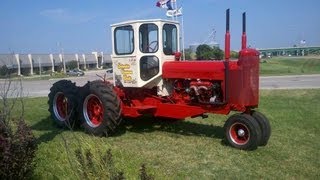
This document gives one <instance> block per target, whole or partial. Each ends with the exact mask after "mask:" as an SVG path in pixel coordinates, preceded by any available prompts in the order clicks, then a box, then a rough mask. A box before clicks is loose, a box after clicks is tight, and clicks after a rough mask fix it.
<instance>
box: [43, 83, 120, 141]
mask: <svg viewBox="0 0 320 180" xmlns="http://www.w3.org/2000/svg"><path fill="white" fill-rule="evenodd" d="M48 97H49V101H48V103H49V112H50V114H51V117H52V119H53V120H54V121H55V122H56V124H57V125H58V126H60V127H67V128H70V129H72V128H73V127H74V125H75V124H80V126H81V127H83V128H84V129H85V131H86V132H87V133H89V134H94V135H97V136H102V135H110V134H112V133H113V132H115V129H116V128H117V127H118V125H119V124H120V123H121V120H122V119H121V106H120V105H121V104H120V100H119V99H118V97H117V95H116V93H115V92H114V91H113V87H112V86H111V85H110V84H106V83H104V82H102V81H93V82H88V83H87V84H86V85H85V86H84V87H81V88H79V87H76V86H75V84H74V83H72V82H71V81H68V80H61V81H58V82H56V83H54V84H53V86H52V88H51V89H50V93H49V95H48Z"/></svg>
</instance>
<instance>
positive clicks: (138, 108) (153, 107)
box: [133, 105, 157, 111]
mask: <svg viewBox="0 0 320 180" xmlns="http://www.w3.org/2000/svg"><path fill="white" fill-rule="evenodd" d="M133 108H135V109H137V110H143V111H144V110H153V109H156V108H157V107H156V106H149V105H147V106H134V107H133Z"/></svg>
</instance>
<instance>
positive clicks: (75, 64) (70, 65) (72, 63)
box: [66, 60, 78, 69]
mask: <svg viewBox="0 0 320 180" xmlns="http://www.w3.org/2000/svg"><path fill="white" fill-rule="evenodd" d="M66 66H67V69H77V68H78V62H77V61H75V60H73V61H70V62H68V63H67V65H66Z"/></svg>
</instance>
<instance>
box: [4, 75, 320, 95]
mask: <svg viewBox="0 0 320 180" xmlns="http://www.w3.org/2000/svg"><path fill="white" fill-rule="evenodd" d="M104 74H106V73H105V70H99V71H90V72H86V74H85V75H84V76H82V77H70V78H67V79H69V80H71V81H73V82H75V83H76V85H77V86H83V85H85V84H86V83H87V82H88V81H93V80H97V79H100V77H98V76H97V75H99V76H102V77H103V76H104ZM107 77H109V78H110V77H112V75H111V74H107ZM59 80H60V79H50V80H24V81H22V88H23V96H24V97H45V96H47V95H48V93H49V91H50V88H51V86H52V84H53V83H55V82H56V81H59ZM7 83H8V82H6V81H4V80H0V95H1V93H3V92H4V89H5V86H6V85H7ZM314 88H320V74H318V75H293V76H268V77H260V89H314ZM18 92H21V89H20V86H19V82H17V81H13V82H12V84H11V88H10V90H9V93H8V96H9V97H16V94H17V93H18Z"/></svg>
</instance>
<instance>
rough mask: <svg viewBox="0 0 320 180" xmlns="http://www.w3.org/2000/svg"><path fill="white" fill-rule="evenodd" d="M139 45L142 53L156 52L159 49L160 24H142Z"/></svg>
mask: <svg viewBox="0 0 320 180" xmlns="http://www.w3.org/2000/svg"><path fill="white" fill-rule="evenodd" d="M139 47H140V51H141V52H142V53H155V52H157V51H158V47H159V45H158V26H157V25H155V24H152V23H150V24H142V25H141V26H140V28H139Z"/></svg>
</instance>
